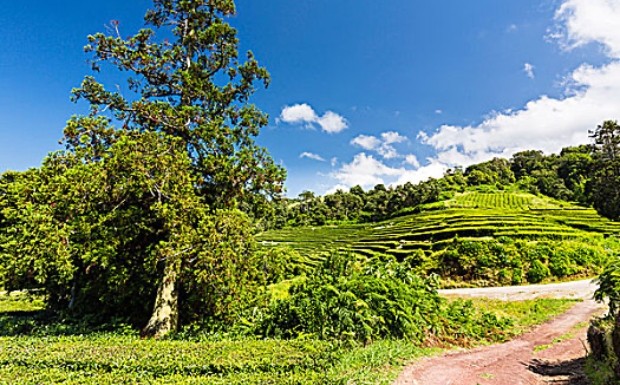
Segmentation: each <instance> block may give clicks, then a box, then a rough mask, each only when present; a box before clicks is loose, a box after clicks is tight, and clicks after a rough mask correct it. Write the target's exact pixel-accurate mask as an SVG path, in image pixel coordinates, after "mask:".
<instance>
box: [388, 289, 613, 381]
mask: <svg viewBox="0 0 620 385" xmlns="http://www.w3.org/2000/svg"><path fill="white" fill-rule="evenodd" d="M594 289H595V286H594V285H593V284H592V283H591V282H590V281H578V282H568V283H563V284H555V285H536V286H523V287H518V288H515V287H509V288H488V289H458V290H446V291H442V294H443V295H458V296H467V295H472V296H485V297H491V298H503V299H526V298H535V297H540V296H541V295H543V296H551V297H574V298H577V297H578V298H584V300H583V302H579V303H577V304H576V305H575V306H573V307H572V308H571V309H570V310H568V311H567V312H566V313H564V314H562V315H560V316H557V317H555V318H554V319H552V320H550V321H548V322H547V323H545V324H543V325H540V326H538V327H536V328H534V329H532V330H531V331H530V332H528V333H525V334H523V335H521V336H519V337H516V338H515V339H513V340H512V341H509V342H506V343H503V344H498V345H491V346H484V347H480V348H476V349H471V350H466V351H458V352H452V353H448V354H445V355H443V356H439V357H434V358H427V359H425V360H423V361H420V362H417V363H415V364H413V365H411V366H409V367H407V368H405V370H404V371H403V372H402V373H401V375H400V377H399V378H398V379H397V380H396V382H395V383H394V385H405V384H409V385H550V384H554V385H586V384H588V382H587V379H586V377H585V375H584V373H583V364H584V361H585V359H584V357H585V356H586V354H587V342H586V331H587V327H588V321H589V320H590V318H592V317H593V316H594V315H597V314H600V313H602V312H603V311H604V305H602V304H599V303H596V302H595V301H594V300H592V299H591V298H592V293H593V292H594ZM480 290H483V292H484V294H482V295H481V294H480ZM541 293H542V294H541Z"/></svg>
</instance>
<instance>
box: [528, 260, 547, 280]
mask: <svg viewBox="0 0 620 385" xmlns="http://www.w3.org/2000/svg"><path fill="white" fill-rule="evenodd" d="M550 274H551V272H550V270H549V268H548V267H547V266H545V265H544V264H543V263H542V262H541V261H539V260H538V259H537V260H535V261H534V262H532V266H531V267H530V269H529V270H528V271H527V273H526V275H527V281H528V282H530V283H539V282H542V280H543V279H545V278H547V277H548V276H549V275H550Z"/></svg>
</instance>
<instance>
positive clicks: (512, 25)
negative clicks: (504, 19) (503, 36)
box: [506, 24, 519, 32]
mask: <svg viewBox="0 0 620 385" xmlns="http://www.w3.org/2000/svg"><path fill="white" fill-rule="evenodd" d="M517 29H519V27H517V25H516V24H510V25H509V26H508V27H506V32H514V31H516V30H517Z"/></svg>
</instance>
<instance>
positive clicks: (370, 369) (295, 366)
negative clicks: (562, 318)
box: [0, 293, 574, 385]
mask: <svg viewBox="0 0 620 385" xmlns="http://www.w3.org/2000/svg"><path fill="white" fill-rule="evenodd" d="M573 302H574V301H569V300H552V299H539V300H532V301H519V302H514V303H511V302H503V301H494V300H480V299H476V300H474V303H475V304H476V306H477V307H478V308H480V309H486V310H489V311H493V312H495V313H496V314H498V315H500V316H502V317H510V318H511V319H512V320H513V323H512V327H510V328H509V329H507V330H502V331H501V333H502V335H501V336H500V337H501V339H507V338H510V337H511V336H514V335H516V334H518V333H521V332H523V331H524V330H527V329H529V328H530V327H531V326H532V325H534V324H536V323H540V322H543V321H545V320H546V319H548V318H549V317H553V316H554V315H557V314H559V313H561V312H563V311H565V310H566V309H567V308H568V307H570V306H571V305H572V304H573ZM39 310H41V302H40V301H38V300H37V299H28V298H27V297H26V295H25V294H23V293H22V294H13V295H11V296H7V295H0V326H1V327H0V330H3V331H4V332H5V333H4V336H3V337H0V384H16V383H19V384H32V385H34V384H42V383H44V384H57V383H62V384H67V385H72V384H181V385H188V384H222V385H223V384H233V385H234V384H244V385H252V384H287V385H291V384H390V383H391V382H392V381H393V380H394V379H395V378H396V377H397V376H398V373H399V372H400V371H401V370H402V368H403V367H404V366H405V365H406V364H408V363H410V362H412V361H413V360H416V359H419V358H420V357H423V356H429V355H436V354H439V353H440V352H441V351H442V350H440V349H438V348H432V347H424V346H420V345H416V344H413V343H411V342H408V341H404V340H382V341H375V342H374V343H372V344H369V345H367V346H363V345H359V344H348V343H343V342H337V341H324V340H288V341H287V340H262V339H261V340H257V339H252V338H247V337H226V336H203V337H201V338H192V339H191V340H190V339H183V338H182V337H178V338H177V339H174V340H161V341H156V340H143V339H140V338H139V336H138V335H137V334H136V332H135V331H131V330H130V331H127V330H124V329H123V330H118V331H114V332H104V333H99V332H88V331H86V332H84V333H82V334H76V333H65V331H66V330H68V329H67V327H61V326H60V325H48V326H50V327H39V328H34V329H32V330H31V331H32V333H30V334H20V333H15V334H14V335H12V334H11V333H10V331H11V329H10V327H11V325H14V324H15V325H19V324H20V322H23V321H24V320H28V319H29V317H32V315H33V314H35V313H36V312H37V311H39ZM497 337H498V336H490V337H489V338H490V340H492V339H498V338H497ZM484 342H485V341H478V343H484Z"/></svg>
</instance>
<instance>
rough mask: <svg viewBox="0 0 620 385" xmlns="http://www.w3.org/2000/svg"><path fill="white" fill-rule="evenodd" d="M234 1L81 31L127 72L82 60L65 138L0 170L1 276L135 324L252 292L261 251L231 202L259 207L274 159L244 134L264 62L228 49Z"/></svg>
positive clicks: (169, 4)
mask: <svg viewBox="0 0 620 385" xmlns="http://www.w3.org/2000/svg"><path fill="white" fill-rule="evenodd" d="M234 14H235V6H234V3H233V1H231V0H154V1H153V8H152V9H150V10H148V11H147V12H146V15H145V18H144V20H145V24H146V26H145V28H144V29H141V30H140V31H139V32H138V33H136V34H135V35H133V36H131V37H128V38H126V39H124V38H123V37H122V33H121V30H122V26H121V25H119V23H118V22H116V21H112V23H111V28H110V31H111V33H110V34H104V33H97V34H95V35H92V36H89V37H88V41H89V44H88V45H87V46H86V47H85V50H86V52H88V53H90V54H91V55H92V60H91V65H92V70H93V71H94V72H95V73H98V72H100V71H105V70H108V69H114V68H115V69H116V70H118V71H120V72H124V73H126V74H124V75H122V76H124V78H125V79H126V81H127V86H126V87H123V88H121V87H118V88H117V89H115V90H109V89H107V88H106V87H105V86H104V85H103V84H101V83H99V82H98V81H97V80H96V78H95V77H94V76H86V78H85V79H84V81H83V82H82V84H81V86H80V87H79V88H76V89H74V90H73V91H72V94H73V96H72V98H73V100H75V101H78V100H83V101H86V102H88V103H89V104H90V113H89V114H87V115H85V116H74V117H72V118H71V119H70V120H69V121H68V122H67V126H66V128H65V129H64V138H63V142H64V144H65V147H66V149H65V151H60V152H57V153H53V154H50V155H49V156H48V157H47V158H46V160H45V161H44V163H43V165H42V166H41V167H40V168H38V169H33V170H30V171H28V172H25V173H8V174H6V175H3V177H2V179H1V180H0V210H1V212H2V215H1V217H0V221H1V225H2V226H3V227H5V228H7V229H8V231H7V232H3V234H2V235H0V238H1V239H0V244H1V245H2V246H1V247H2V249H0V252H1V253H2V260H1V262H0V280H1V281H2V285H4V286H6V287H7V288H9V289H11V288H16V287H19V286H23V283H24V282H23V281H24V280H25V281H27V283H30V284H32V285H34V286H38V287H40V288H42V289H43V290H44V292H45V293H46V295H47V302H48V305H49V307H50V308H52V309H55V310H63V309H64V310H63V311H71V312H74V313H79V314H87V315H90V316H91V317H95V318H102V319H106V318H110V317H123V318H125V319H128V320H129V321H130V322H132V323H134V324H137V325H139V324H141V325H142V326H144V325H145V324H146V325H147V326H146V327H145V328H144V333H145V335H163V334H166V333H167V332H169V331H172V330H175V329H176V328H177V327H178V324H179V322H186V321H191V320H196V319H217V320H220V321H223V322H227V321H230V320H231V319H232V318H233V317H235V315H236V314H237V312H238V311H239V309H240V308H241V307H242V306H243V305H244V304H246V303H247V301H250V300H251V299H252V298H254V295H252V293H255V292H256V290H258V289H259V287H260V285H261V284H262V282H264V281H265V279H266V275H265V274H266V270H268V269H269V267H268V266H267V265H266V264H265V263H264V261H260V260H259V259H260V257H259V256H258V254H256V253H255V247H254V240H253V234H252V226H251V224H250V222H249V218H248V215H247V213H243V212H241V211H240V210H239V209H240V208H245V209H248V208H250V209H251V210H248V211H260V210H261V208H265V207H270V206H269V205H270V203H269V202H270V201H271V200H273V199H277V198H278V197H279V196H280V194H281V192H282V183H283V180H284V177H285V172H284V170H283V168H282V167H280V166H277V165H275V164H274V162H273V160H272V158H271V157H270V156H269V154H268V153H267V151H266V150H265V149H264V148H262V147H260V146H258V145H257V144H256V143H255V140H254V138H255V137H256V136H257V135H258V134H259V131H260V128H261V127H263V126H265V125H266V124H267V116H266V115H265V114H264V113H263V112H262V111H260V109H258V107H256V106H254V105H253V104H251V103H250V97H251V95H252V94H253V92H254V91H255V89H256V87H257V86H258V85H263V86H267V85H268V83H269V74H268V72H267V71H266V70H265V69H264V68H263V67H261V66H260V65H259V64H258V62H257V61H256V59H255V58H254V56H253V55H252V53H251V52H248V53H247V55H246V58H245V59H244V60H241V59H240V58H239V54H238V49H237V47H238V39H237V37H236V31H235V29H234V28H233V27H231V26H230V25H229V24H228V23H227V21H226V19H227V18H228V17H230V16H232V15H234ZM249 214H253V213H252V212H249Z"/></svg>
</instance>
